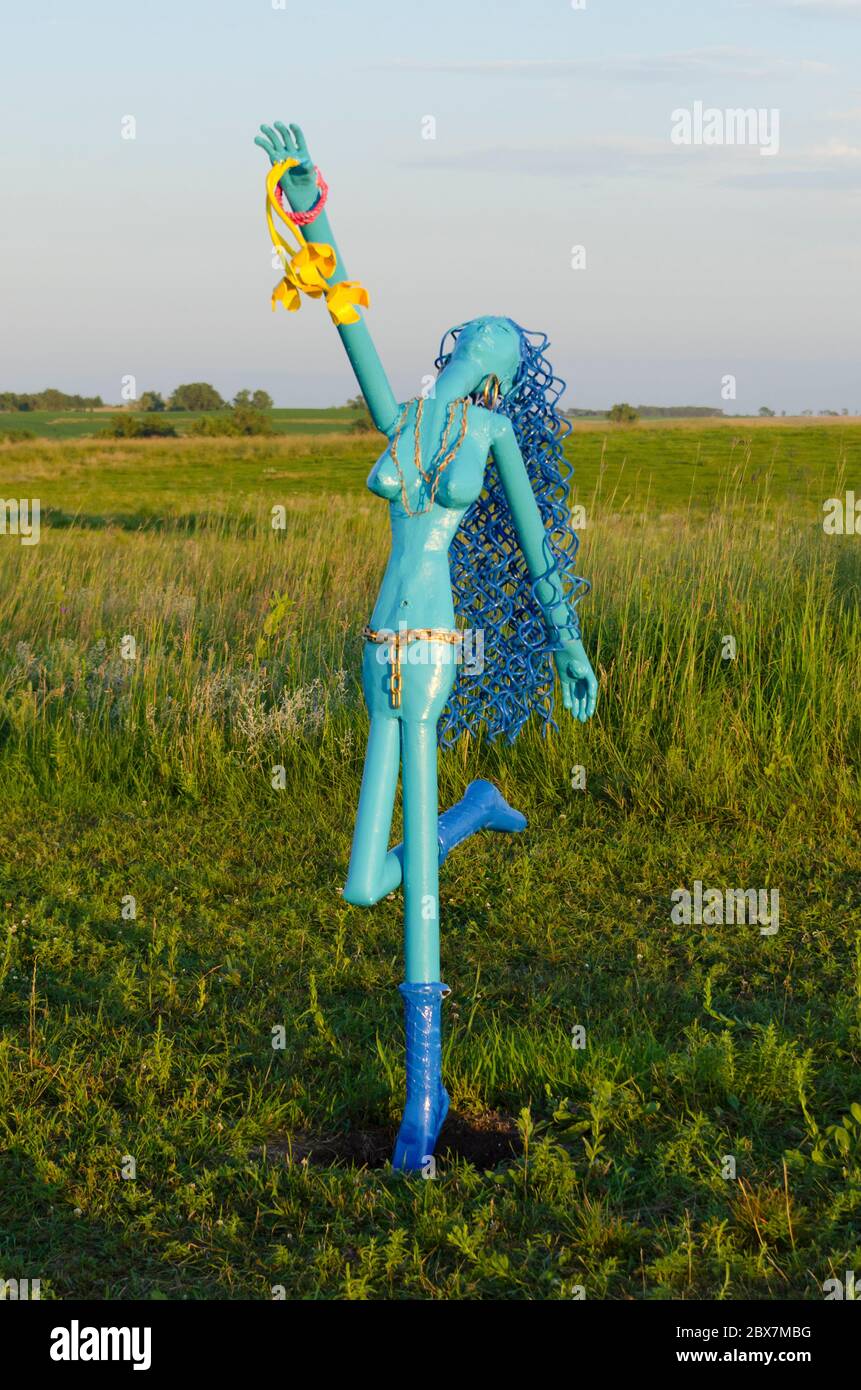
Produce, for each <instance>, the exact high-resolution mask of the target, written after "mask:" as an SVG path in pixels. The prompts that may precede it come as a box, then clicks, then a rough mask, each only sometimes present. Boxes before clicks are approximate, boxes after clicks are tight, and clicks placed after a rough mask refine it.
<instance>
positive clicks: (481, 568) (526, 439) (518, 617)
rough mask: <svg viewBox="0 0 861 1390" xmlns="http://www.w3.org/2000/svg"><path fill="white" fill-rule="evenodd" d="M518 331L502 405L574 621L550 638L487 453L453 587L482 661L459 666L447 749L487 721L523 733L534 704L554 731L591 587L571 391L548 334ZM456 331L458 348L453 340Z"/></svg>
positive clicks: (444, 739) (458, 542)
mask: <svg viewBox="0 0 861 1390" xmlns="http://www.w3.org/2000/svg"><path fill="white" fill-rule="evenodd" d="M508 322H509V323H511V324H512V327H513V328H514V329H516V331H517V334H518V337H519V339H520V366H519V368H518V371H517V375H516V377H515V380H514V385H513V386H512V388H511V390H510V391H509V392H508V393H507V394H506V395H505V396H504V397H503V398H502V399H501V401H500V402H499V405H498V407H497V409H498V410H499V413H500V414H502V415H506V416H508V418H509V420H510V421H511V423H512V426H513V428H514V433H515V437H516V439H517V443H518V445H519V447H520V452H521V454H522V455H523V460H524V462H525V464H526V470H527V473H528V474H529V479H530V482H531V483H532V489H533V492H534V493H535V500H536V502H537V503H538V509H539V511H540V513H541V519H542V521H543V523H544V528H545V532H546V544H545V550H546V553H547V561H548V571H550V570H553V569H555V570H556V572H557V574H558V577H559V581H560V582H561V584H562V588H563V591H564V594H565V598H566V600H567V603H568V606H569V608H570V610H571V613H572V624H571V626H570V628H567V629H566V630H565V631H564V633H561V634H560V633H557V634H556V637H557V640H555V641H553V640H550V641H548V635H547V627H546V624H545V621H544V616H543V613H542V610H541V605H540V604H539V602H538V600H537V599H536V597H535V586H536V584H537V583H539V582H540V579H541V576H539V578H538V579H536V580H535V581H533V580H532V579H531V578H530V575H529V571H528V569H527V567H526V561H525V560H524V558H523V555H522V553H521V551H520V547H519V545H518V541H517V534H516V531H515V529H514V522H513V519H512V516H511V512H510V511H509V508H508V503H507V502H506V499H505V493H504V492H503V490H502V483H501V481H500V478H499V473H498V470H497V467H496V464H495V463H494V460H493V456H492V455H491V457H490V458H489V459H488V462H487V468H486V471H485V479H484V489H483V491H482V493H481V496H480V497H479V498H478V499H477V501H475V502H474V503H473V504H472V506H471V507H470V508H469V510H468V511H467V512H466V514H465V516H464V517H463V520H462V522H461V524H460V527H459V528H458V531H457V534H456V536H455V538H454V540H453V542H452V545H451V550H450V552H449V554H450V563H451V578H452V589H453V591H454V603H455V613H456V615H457V618H458V626H460V627H465V628H470V629H471V630H472V631H473V632H476V633H477V632H483V638H484V669H483V671H482V672H481V673H480V674H474V673H473V672H472V671H470V669H468V668H466V667H464V666H460V667H459V669H458V676H457V681H456V683H455V686H454V689H453V691H452V694H451V698H450V700H449V702H448V704H447V705H446V707H445V709H444V710H443V712H442V715H441V717H440V721H439V742H440V744H441V745H442V747H444V748H448V747H450V746H451V744H453V743H454V742H455V740H456V739H457V738H458V736H459V735H460V734H461V733H463V732H464V730H469V732H470V733H478V732H479V730H481V729H482V728H483V729H484V731H485V733H486V736H487V737H488V738H489V739H490V740H491V741H493V740H494V739H496V738H498V737H499V736H500V735H501V734H502V735H504V736H505V737H506V738H507V739H508V741H509V743H513V742H514V740H515V739H516V738H517V735H518V734H519V732H520V730H521V729H522V728H523V725H524V724H525V723H526V721H527V719H528V718H529V716H530V715H531V714H532V713H533V711H534V712H536V713H537V714H538V715H539V717H540V718H541V720H542V721H543V732H544V733H546V732H547V729H548V728H553V729H555V728H556V727H557V726H556V723H555V721H554V719H553V692H554V685H555V671H554V667H553V661H552V653H553V652H554V651H557V650H558V649H559V647H560V646H561V644H562V641H561V640H559V639H562V640H564V639H566V638H567V639H568V640H570V639H571V638H573V637H578V636H579V624H578V621H577V614H576V606H577V604H578V603H579V601H580V599H581V598H582V597H583V595H584V594H585V593H588V591H589V589H590V588H591V585H590V584H589V583H588V582H587V580H585V579H581V578H580V577H579V576H578V575H577V574H576V573H575V571H574V560H575V556H576V554H577V546H578V540H577V536H576V534H575V532H574V530H573V529H572V526H571V514H570V507H569V500H568V499H569V492H570V484H571V477H572V475H573V471H574V470H573V468H572V467H571V464H570V463H569V462H568V460H567V459H566V458H565V455H564V453H563V450H562V441H563V439H564V438H565V436H566V435H567V434H568V433H569V432H570V429H571V426H570V424H569V423H568V421H567V420H564V419H563V418H562V417H561V416H560V414H559V412H558V410H557V408H556V405H557V402H558V400H559V398H560V396H561V395H562V392H563V391H564V390H565V383H564V381H562V380H560V378H559V377H557V376H554V374H553V368H552V367H551V366H550V364H549V362H548V361H547V359H546V357H545V356H544V351H545V349H546V348H547V347H548V346H549V340H548V338H547V336H546V334H544V333H535V332H531V331H529V330H527V329H524V328H521V327H520V326H519V324H516V323H513V322H512V320H511V319H509V320H508ZM465 327H466V325H465V324H459V325H458V327H456V328H451V329H449V331H448V332H447V333H446V334H444V336H443V339H442V342H441V343H440V349H439V356H438V357H437V360H436V363H435V366H436V367H437V369H438V370H442V368H443V367H445V366H446V364H447V363H448V361H449V360H450V358H451V355H452V351H453V348H454V344H455V342H456V341H457V336H458V334H459V333H460V332H461V330H462V329H463V328H465ZM449 338H451V340H452V342H451V346H450V347H448V348H447V347H446V344H447V341H448V339H449Z"/></svg>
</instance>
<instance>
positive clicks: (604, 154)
mask: <svg viewBox="0 0 861 1390" xmlns="http://www.w3.org/2000/svg"><path fill="white" fill-rule="evenodd" d="M747 159H756V160H757V162H759V163H762V162H763V161H762V160H761V159H760V157H759V150H758V149H756V148H754V147H752V146H735V147H734V148H732V149H730V148H728V147H724V148H721V149H718V148H710V149H708V150H703V149H702V147H695V146H690V145H673V144H672V143H671V141H670V139H669V132H668V134H667V137H666V139H658V138H647V137H642V138H627V137H624V136H604V137H602V138H600V139H591V140H572V141H569V142H567V143H565V144H556V145H525V144H524V145H514V144H504V145H502V144H500V145H492V146H485V147H484V148H483V149H473V150H455V151H452V152H451V153H443V152H442V151H440V152H437V151H434V153H433V156H432V157H430V158H428V157H422V158H420V159H411V160H409V161H407V163H408V165H409V167H410V168H419V167H420V168H423V169H428V170H430V169H449V170H458V169H464V170H469V171H470V172H471V173H474V174H475V173H485V174H497V173H505V174H509V175H510V174H511V173H512V172H513V171H516V172H517V174H518V176H521V175H530V174H531V175H534V176H539V177H552V178H570V177H576V178H578V179H580V180H583V179H589V180H602V179H619V178H637V177H648V178H655V177H666V178H670V179H677V178H678V177H679V172H680V169H682V168H684V169H685V174H686V177H687V176H689V175H691V174H694V173H697V172H702V173H703V174H704V175H705V177H706V179H711V178H713V177H714V174H715V173H716V172H719V169H720V168H721V167H726V168H734V167H737V166H738V163H739V161H740V160H747Z"/></svg>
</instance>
